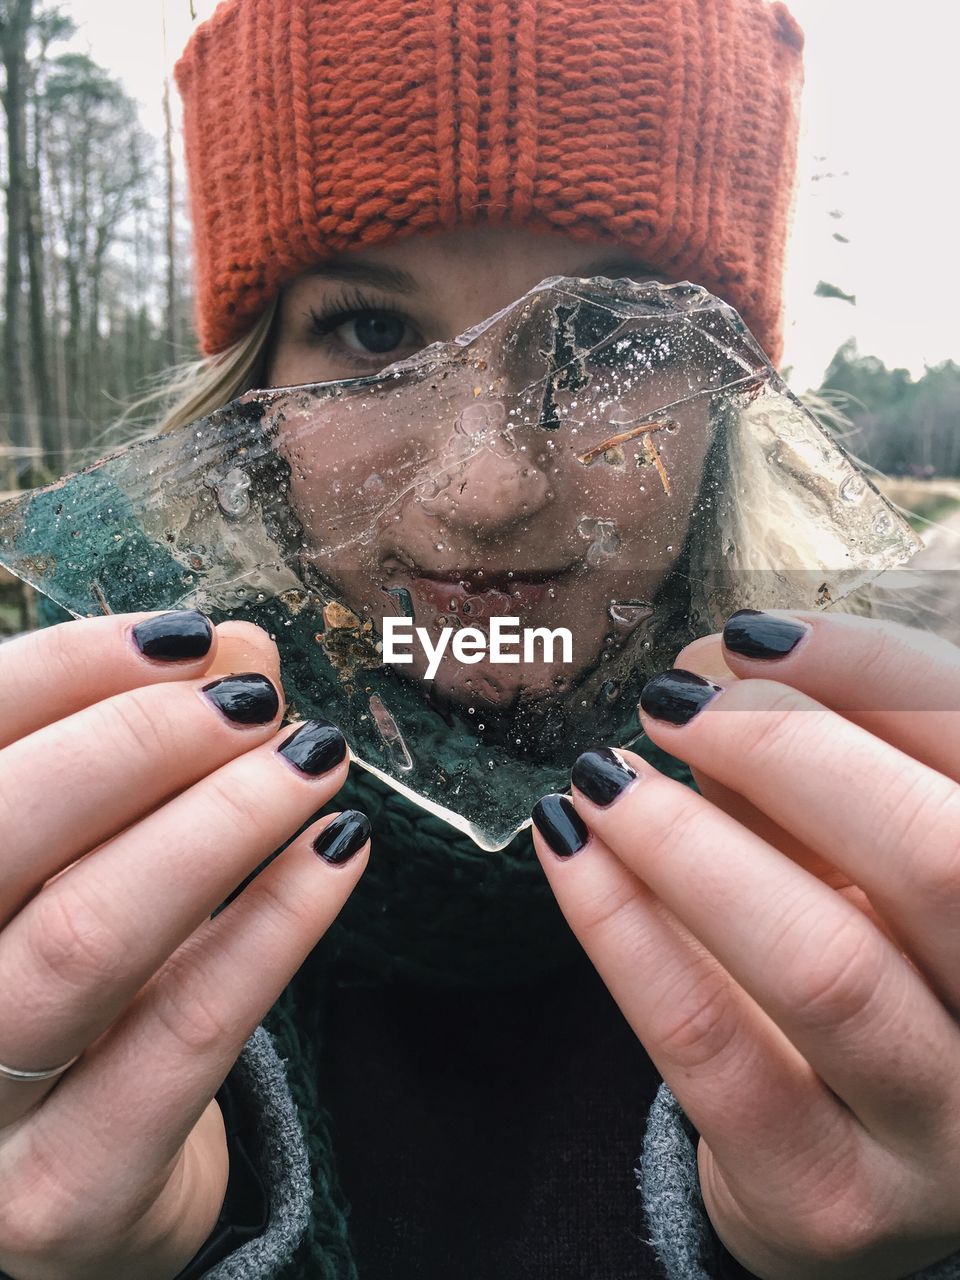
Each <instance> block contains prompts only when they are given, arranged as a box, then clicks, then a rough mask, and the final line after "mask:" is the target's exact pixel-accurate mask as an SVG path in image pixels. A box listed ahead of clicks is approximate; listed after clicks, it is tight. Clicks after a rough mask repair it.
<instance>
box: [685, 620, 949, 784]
mask: <svg viewBox="0 0 960 1280" xmlns="http://www.w3.org/2000/svg"><path fill="white" fill-rule="evenodd" d="M723 638H724V658H725V660H726V662H727V663H728V665H729V666H730V668H731V670H732V671H733V672H734V673H735V674H736V675H738V676H740V677H741V678H744V679H746V678H750V677H760V678H761V679H762V678H764V677H766V678H768V679H771V680H778V681H780V682H782V683H783V684H788V685H790V686H791V688H794V689H798V690H800V691H801V692H803V693H806V694H809V696H810V697H812V698H815V699H816V700H817V701H818V702H820V703H822V704H823V705H824V706H828V707H831V708H832V709H833V710H835V711H838V712H840V713H841V714H842V715H843V716H845V717H846V718H847V719H849V720H853V721H854V722H855V723H856V724H859V725H860V726H861V727H862V728H864V729H867V730H869V732H870V733H873V734H876V735H877V736H878V737H881V738H883V739H885V740H886V741H887V742H890V743H892V744H893V745H894V746H896V747H898V748H899V749H900V750H901V751H904V752H906V753H907V755H910V756H913V757H914V759H916V760H920V761H922V762H923V763H924V764H926V765H929V767H930V768H931V769H936V770H937V771H938V772H940V773H943V774H945V775H946V776H947V777H948V778H952V779H953V780H954V781H955V782H960V648H957V646H956V645H953V644H950V643H949V641H947V640H944V639H943V637H942V636H938V635H934V634H933V633H932V632H928V631H919V630H917V629H916V628H913V627H905V626H902V625H900V624H899V623H894V622H886V621H879V620H877V619H875V618H863V617H858V616H856V615H854V614H845V613H831V614H823V613H816V612H812V613H806V612H797V613H794V612H789V613H788V612H785V611H783V610H771V611H769V612H766V613H756V612H754V611H752V610H741V611H740V612H739V613H735V614H733V615H732V617H730V618H728V619H727V622H726V625H725V626H724V630H723ZM789 646H792V647H789ZM764 654H766V655H769V656H766V657H764V656H763V655H764ZM776 655H779V656H776ZM678 665H682V664H678Z"/></svg>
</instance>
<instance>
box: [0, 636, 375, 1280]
mask: <svg viewBox="0 0 960 1280" xmlns="http://www.w3.org/2000/svg"><path fill="white" fill-rule="evenodd" d="M236 673H240V674H236ZM0 690H2V695H0V696H2V714H0V832H2V833H3V858H2V859H0V973H2V975H3V981H2V982H0V1064H3V1066H4V1067H7V1068H11V1069H15V1070H32V1071H38V1070H41V1069H43V1068H48V1067H54V1066H59V1065H60V1064H62V1063H66V1062H68V1061H69V1060H70V1059H71V1058H73V1057H74V1056H75V1055H79V1058H78V1060H77V1061H76V1062H75V1063H74V1064H73V1065H72V1066H70V1067H69V1069H68V1070H67V1071H66V1072H65V1073H63V1074H61V1075H59V1076H57V1077H56V1078H55V1079H52V1080H47V1081H39V1082H24V1081H20V1080H16V1079H10V1078H9V1077H8V1075H6V1074H4V1073H2V1072H0V1269H2V1270H4V1271H6V1272H7V1273H9V1275H11V1276H12V1277H15V1280H88V1278H89V1280H93V1278H94V1277H95V1278H96V1280H119V1277H124V1280H126V1277H129V1276H134V1275H135V1276H137V1277H138V1280H169V1278H170V1277H172V1276H175V1275H176V1274H177V1272H179V1271H180V1270H181V1269H182V1268H183V1267H184V1265H185V1264H186V1263H187V1262H188V1261H189V1260H190V1258H191V1257H192V1256H193V1255H194V1254H195V1253H196V1252H197V1250H198V1249H199V1248H200V1246H201V1245H202V1244H203V1242H204V1240H205V1239H206V1238H207V1236H208V1235H209V1233H210V1231H211V1230H212V1228H213V1226H214V1223H215V1222H216V1219H217V1216H218V1214H219V1212H220V1207H221V1203H222V1201H223V1196H224V1191H225V1188H226V1182H227V1172H228V1169H227V1164H228V1161H227V1150H226V1142H225V1135H224V1126H223V1122H222V1118H221V1115H220V1110H219V1107H218V1106H217V1104H216V1102H215V1101H214V1100H213V1098H214V1094H215V1093H216V1091H217V1089H218V1088H219V1087H220V1085H221V1083H222V1082H223V1079H224V1077H225V1076H226V1074H227V1072H228V1071H229V1070H230V1067H231V1066H232V1064H233V1063H234V1061H235V1060H236V1058H237V1056H238V1054H239V1053H240V1050H241V1049H242V1047H243V1045H244V1042H245V1041H246V1039H247V1038H248V1037H249V1035H250V1034H251V1033H252V1031H253V1030H254V1028H255V1027H256V1025H257V1023H258V1022H259V1021H260V1019H261V1018H262V1017H263V1016H264V1014H265V1013H266V1012H267V1011H268V1010H269V1008H270V1006H271V1005H272V1004H273V1003H274V1001H275V1000H276V999H277V997H278V996H279V994H280V992H281V991H282V989H283V988H284V986H285V985H286V984H287V983H288V982H289V980H290V978H291V976H292V975H293V974H294V972H295V971H296V970H297V968H298V967H299V966H300V965H301V964H302V962H303V960H304V958H305V957H306V956H307V954H308V953H309V952H310V950H311V949H312V948H313V947H314V945H315V944H316V942H317V940H318V938H319V937H320V936H321V935H322V934H323V933H324V931H325V930H326V929H327V927H328V926H329V924H330V923H331V921H332V920H333V919H334V917H335V916H336V915H337V913H338V912H339V910H340V908H341V907H342V906H343V903H344V901H345V900H346V898H347V897H348V895H349V893H350V892H351V890H352V889H353V887H354V885H355V884H356V882H357V880H358V879H359V877H360V874H361V872H362V870H363V868H364V866H365V863H366V857H367V852H368V848H369V845H368V840H367V837H368V835H369V824H368V823H367V822H366V819H365V818H364V817H363V816H362V815H361V814H356V813H355V812H353V811H348V813H347V814H345V815H338V816H335V817H325V818H324V819H322V820H321V822H319V823H318V824H316V825H315V826H313V827H311V828H310V829H309V830H307V831H306V832H304V834H303V835H302V836H301V837H300V838H298V839H297V840H296V841H294V842H293V843H292V844H291V845H290V847H289V848H288V849H286V850H284V852H283V854H282V855H281V856H280V857H279V858H277V859H275V860H274V861H272V862H271V863H270V864H269V866H267V867H266V868H265V869H264V870H263V871H262V872H261V873H260V874H259V875H258V876H257V877H256V878H255V879H254V880H252V881H251V883H250V884H249V885H248V886H247V887H246V888H245V889H244V891H243V892H242V893H241V894H240V895H239V896H238V897H237V898H236V899H235V901H233V902H232V903H231V904H230V906H229V907H227V908H226V909H225V910H224V911H221V912H219V913H218V914H217V915H216V916H215V917H214V918H213V919H210V918H209V917H210V916H211V913H212V912H213V911H215V909H216V908H217V906H218V905H220V904H221V903H222V902H223V901H224V899H226V898H227V897H228V896H229V895H230V893H231V892H232V891H233V890H234V889H235V888H236V887H237V886H238V885H239V884H240V883H241V882H242V881H243V880H244V879H245V878H246V877H247V876H248V875H249V874H250V873H251V872H252V871H254V870H255V869H256V868H257V867H258V866H259V865H260V863H262V862H263V861H264V860H265V859H267V858H268V857H269V855H270V854H271V853H272V852H273V851H274V850H276V849H277V848H278V847H279V846H280V845H282V844H283V843H284V841H285V840H288V839H289V838H290V837H291V835H293V833H294V832H295V831H296V830H297V829H298V828H299V827H300V826H302V825H303V823H305V822H306V821H308V820H309V818H310V815H311V814H313V813H315V812H316V811H317V810H318V809H319V808H321V807H322V806H323V805H324V804H326V803H327V801H329V800H330V798H331V797H332V796H333V795H334V794H335V793H336V792H337V791H338V790H339V788H340V787H341V786H342V784H343V782H344V780H345V779H346V776H347V771H348V767H349V752H348V750H347V745H346V742H345V741H344V739H343V736H342V735H341V734H340V732H339V730H337V729H336V728H335V727H334V726H333V725H330V724H328V723H327V722H326V721H308V722H307V724H306V725H305V726H301V727H300V728H298V729H293V728H290V727H289V726H288V728H287V729H285V730H284V731H283V732H282V733H278V726H279V724H280V719H281V715H282V711H283V700H282V693H281V691H280V681H279V665H278V660H277V652H276V647H275V646H274V645H273V644H272V643H271V642H270V640H269V639H268V637H267V636H266V634H265V633H264V632H263V631H261V630H260V629H259V628H257V627H253V626H250V625H249V624H244V623H225V624H223V625H222V626H220V627H219V628H213V627H212V626H211V624H210V623H209V622H208V621H207V619H205V618H203V617H202V615H200V614H196V613H176V614H145V613H144V614H127V615H117V616H113V617H104V618H96V619H88V620H84V621H78V622H70V623H66V624H63V625H61V626H57V627H52V628H50V629H48V630H46V631H41V632H38V633H36V634H34V635H28V636H24V637H22V638H20V639H18V640H14V641H10V642H8V643H7V644H4V645H0ZM321 830H322V831H323V833H324V838H325V843H323V844H322V845H321V846H320V847H319V848H318V849H317V852H318V853H321V854H322V855H323V856H320V857H318V856H317V854H316V853H315V852H314V847H313V842H314V841H315V840H316V838H317V836H318V834H319V833H320V832H321ZM351 851H354V852H358V853H359V855H360V856H358V857H354V858H353V859H352V860H351V861H349V862H347V863H346V865H341V864H342V863H343V862H344V861H345V859H346V858H347V857H348V856H349V854H350V852H351Z"/></svg>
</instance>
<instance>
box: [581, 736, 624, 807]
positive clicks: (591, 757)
mask: <svg viewBox="0 0 960 1280" xmlns="http://www.w3.org/2000/svg"><path fill="white" fill-rule="evenodd" d="M636 776H637V771H636V769H631V768H630V766H629V765H628V764H625V763H624V762H623V761H622V760H621V759H620V757H619V756H618V755H617V753H616V752H615V751H612V750H611V749H610V747H595V748H594V749H593V750H592V751H584V752H583V754H582V755H579V756H577V758H576V760H574V762H573V769H572V770H571V771H570V781H571V782H572V783H573V785H574V786H575V787H576V788H577V790H578V791H582V792H583V794H584V795H585V796H586V797H587V799H588V800H592V801H593V803H594V804H600V805H608V804H612V803H613V801H614V800H616V798H617V796H618V795H619V794H620V793H621V791H623V790H624V789H625V788H626V787H627V786H629V784H630V783H631V782H632V781H633V779H634V778H635V777H636Z"/></svg>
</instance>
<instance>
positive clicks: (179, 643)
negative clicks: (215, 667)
mask: <svg viewBox="0 0 960 1280" xmlns="http://www.w3.org/2000/svg"><path fill="white" fill-rule="evenodd" d="M130 634H131V635H132V636H133V642H134V644H135V645H136V646H137V648H138V649H139V650H140V652H141V653H142V654H143V656H144V657H145V658H156V659H159V661H161V662H182V661H183V660H184V659H186V658H202V657H203V655H204V654H205V653H209V652H210V646H211V644H213V624H212V623H211V621H210V619H209V618H205V617H204V615H203V614H202V613H198V612H197V611H196V609H179V610H177V611H176V612H175V613H162V614H160V615H159V617H156V618H144V620H143V622H138V623H137V625H136V626H135V627H134V628H133V629H132V631H131V633H130Z"/></svg>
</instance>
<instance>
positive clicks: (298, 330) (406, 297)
mask: <svg viewBox="0 0 960 1280" xmlns="http://www.w3.org/2000/svg"><path fill="white" fill-rule="evenodd" d="M554 275H565V276H575V277H589V276H607V277H609V278H617V277H621V276H626V277H629V278H632V279H633V280H635V281H637V282H638V283H643V282H646V281H651V280H659V281H666V277H664V276H663V275H662V274H660V273H659V272H656V271H653V270H651V269H649V268H648V267H646V266H645V265H644V264H643V263H642V262H641V261H639V260H638V259H637V258H635V257H632V256H631V255H630V254H629V253H628V252H627V253H625V252H624V250H623V249H622V247H621V248H619V249H618V247H617V246H615V245H611V246H609V247H607V248H605V247H604V246H603V244H600V243H588V244H580V243H577V242H575V241H573V240H571V239H569V238H568V237H566V236H563V235H544V234H540V233H533V232H530V231H525V230H521V229H517V228H505V227H488V226H484V227H478V228H471V229H467V230H460V231H455V232H448V233H439V234H430V235H416V236H411V237H409V238H408V239H405V240H402V241H400V242H397V243H395V244H391V245H386V246H382V247H377V248H368V249H363V250H362V251H360V252H358V253H356V254H344V255H342V256H340V257H338V258H336V259H335V260H333V261H329V262H326V263H324V264H323V265H322V266H319V267H317V268H315V269H313V270H310V271H307V272H304V273H303V274H302V275H301V276H300V277H298V278H297V279H296V280H294V281H293V282H292V283H291V284H289V285H288V286H287V287H286V289H285V290H284V292H283V295H282V297H281V300H280V306H279V312H278V316H277V322H276V325H275V328H274V333H273V336H272V342H271V347H270V354H269V357H268V363H267V377H266V383H267V385H268V386H273V387H283V386H292V385H299V384H304V383H313V382H327V381H335V380H341V379H347V378H357V377H363V376H369V375H374V374H376V373H377V372H379V371H380V370H381V369H382V368H384V367H386V366H387V365H389V364H392V363H393V362H395V361H397V360H401V359H404V358H406V357H409V356H412V355H414V354H415V353H416V352H417V351H418V350H420V349H422V348H423V347H425V346H427V345H429V344H430V343H434V342H438V341H449V340H450V339H452V338H454V337H455V336H456V335H458V334H460V333H462V332H463V331H464V330H466V329H469V328H471V327H473V326H474V325H476V324H477V323H479V322H480V321H481V320H484V319H485V318H486V317H488V316H491V315H493V314H494V313H496V312H498V311H500V310H502V309H503V308H504V307H507V306H508V305H509V304H510V303H511V302H513V301H515V300H516V299H517V298H518V297H520V296H521V295H522V294H524V293H526V292H527V291H528V290H529V289H531V288H532V287H533V286H534V285H536V284H537V283H539V281H541V280H542V279H544V278H545V277H547V276H554ZM646 379H647V381H645V383H644V386H643V398H644V399H643V403H644V404H647V403H648V404H649V407H650V408H651V409H653V408H656V407H657V406H658V405H660V404H663V403H666V402H667V401H668V400H670V399H673V398H676V397H675V396H674V395H673V391H674V388H673V387H672V386H670V385H667V382H666V375H661V374H649V375H646ZM658 379H660V382H659V385H658V384H657V380H658ZM705 414H706V409H705V408H704V407H702V402H701V403H700V405H699V406H697V407H694V408H693V409H692V410H690V411H689V412H688V413H687V415H686V417H685V420H684V423H683V424H682V426H683V428H685V429H680V430H676V431H673V432H672V433H670V434H664V433H663V432H660V433H658V436H657V448H656V453H657V456H658V459H659V460H658V461H657V463H656V465H654V460H653V455H652V454H651V452H650V449H649V446H648V445H645V443H644V440H643V438H641V437H638V438H636V439H634V440H633V441H632V442H631V443H630V444H628V445H627V446H626V447H625V450H624V453H625V454H626V459H625V462H624V463H623V465H621V467H620V468H619V470H620V474H619V475H615V474H614V469H613V468H612V467H609V466H604V465H603V460H601V462H600V464H599V465H598V464H597V463H596V462H594V463H593V465H584V464H581V463H578V462H575V461H573V459H572V453H571V445H570V443H569V442H566V443H565V442H564V441H563V440H558V439H554V440H552V441H547V440H546V439H545V436H546V434H547V433H545V432H544V431H543V429H542V428H541V427H539V426H538V425H537V424H536V422H533V423H526V424H524V425H523V426H522V427H521V428H520V429H519V431H516V432H514V433H513V434H514V436H515V439H516V440H517V441H521V443H520V444H519V446H518V447H513V448H511V449H509V450H507V449H500V448H496V447H494V448H486V447H485V448H480V449H477V450H476V451H475V452H472V453H471V454H470V455H469V456H467V457H465V458H463V459H461V460H460V462H459V463H458V465H457V466H456V468H455V474H453V475H452V476H451V477H450V478H451V479H453V480H455V482H456V483H455V484H454V485H448V486H447V489H446V491H445V495H440V497H439V498H437V499H436V500H432V501H431V500H425V499H424V497H423V495H424V494H428V490H426V489H424V490H422V491H421V492H420V493H417V494H408V495H407V497H406V498H405V499H404V500H403V501H401V502H393V503H391V504H390V507H389V514H388V515H387V516H385V518H384V519H382V520H380V521H378V522H376V527H375V529H374V530H373V531H372V537H371V536H369V531H368V532H367V533H366V534H365V536H364V538H363V540H362V546H361V545H359V544H355V545H353V546H351V547H349V548H347V547H344V545H343V544H342V543H341V544H340V545H339V546H338V547H337V549H336V552H335V553H334V552H331V553H330V554H329V556H328V557H327V556H325V553H324V533H323V521H324V515H325V513H326V515H327V517H329V513H330V512H331V511H332V510H334V509H335V508H337V507H341V508H342V507H343V504H344V501H345V498H346V499H347V500H349V495H345V494H344V492H343V486H342V483H341V482H340V479H338V477H339V478H341V479H342V477H343V476H344V475H350V476H352V477H354V479H355V480H356V481H357V482H358V483H357V487H359V483H360V482H362V478H363V477H362V475H361V473H362V472H363V470H364V467H363V462H364V459H363V458H362V457H358V455H360V454H362V452H363V450H364V449H365V448H367V449H368V451H369V452H370V454H371V457H370V465H369V467H368V468H367V470H369V471H370V472H371V473H372V474H373V473H378V472H380V471H382V470H384V468H383V467H382V466H380V465H379V462H378V460H377V459H376V458H375V456H374V455H375V454H376V445H375V444H374V443H372V442H371V443H370V444H369V445H366V444H365V443H364V435H363V432H362V431H361V432H351V433H345V435H344V437H343V438H342V439H341V440H340V441H339V443H338V442H336V441H334V440H333V439H332V438H331V440H330V443H329V447H328V446H327V445H325V448H324V453H323V458H322V460H320V461H319V462H316V463H315V462H313V461H311V465H309V466H306V467H302V468H301V467H295V468H293V478H292V481H291V500H292V504H293V506H294V508H295V510H296V512H297V515H298V517H299V519H300V521H301V523H302V524H303V526H304V528H305V530H306V531H307V533H308V535H309V534H310V533H311V532H313V534H314V539H315V545H316V548H317V550H316V553H315V555H314V557H313V558H314V562H315V565H316V567H317V568H318V569H319V570H320V571H321V572H322V574H323V575H324V576H325V577H326V578H328V579H332V580H333V581H334V582H336V583H337V585H338V588H339V590H340V594H341V598H342V599H343V600H344V601H345V603H347V604H348V605H350V607H351V609H352V610H353V611H354V612H355V613H357V614H358V615H359V616H360V617H368V618H372V619H373V621H374V624H375V625H376V626H378V629H379V623H380V619H381V617H382V616H383V615H384V614H391V613H394V614H395V613H397V612H399V611H400V610H399V609H397V608H394V607H392V602H395V600H396V596H393V597H391V596H390V595H388V594H384V592H385V591H387V592H389V591H390V590H391V589H393V588H397V587H405V588H407V590H408V591H409V592H410V599H411V601H412V604H413V608H414V624H415V625H416V626H425V627H427V628H428V630H430V631H431V634H433V632H435V631H436V630H438V629H439V628H440V627H441V626H444V625H446V624H447V623H448V622H451V621H452V620H453V621H457V620H458V621H459V623H460V624H462V625H470V626H479V627H480V628H481V629H484V627H485V623H484V617H485V616H493V615H501V616H508V615H509V616H516V617H519V619H520V623H519V625H520V627H521V628H528V627H530V628H534V627H547V628H549V629H551V630H552V629H554V628H557V627H566V628H568V629H569V630H570V632H571V634H572V639H573V659H572V661H570V662H566V663H563V662H560V661H553V662H543V661H541V662H539V663H538V662H521V663H520V664H518V665H511V664H505V663H492V662H491V661H490V659H489V658H488V657H486V656H485V657H484V658H483V659H482V661H480V662H479V663H470V664H469V665H464V664H461V663H457V662H456V661H454V660H453V657H452V655H451V654H449V651H448V655H447V657H446V658H445V659H444V660H443V662H442V663H441V665H440V667H439V669H438V671H437V672H436V675H435V677H434V678H433V681H432V685H431V693H432V695H433V697H434V699H436V700H438V701H439V702H440V703H441V704H442V703H444V702H451V703H454V704H457V705H461V706H462V705H467V704H471V705H472V704H477V705H479V706H487V707H489V708H494V707H499V708H501V709H505V708H506V707H509V706H511V705H513V704H514V703H517V702H523V701H527V702H529V701H535V700H537V699H539V698H542V697H543V696H544V695H546V694H548V693H549V694H557V693H559V694H561V695H562V693H563V691H564V689H566V688H569V687H570V686H571V684H572V683H573V682H574V681H575V680H576V677H577V676H578V674H580V673H582V672H584V671H585V670H587V669H588V668H591V667H594V666H596V665H597V663H598V661H599V656H600V653H601V650H602V649H604V647H607V648H608V649H609V647H610V644H611V642H612V643H613V644H614V646H615V647H616V645H617V643H619V644H620V645H622V644H624V643H626V641H627V640H628V639H629V638H630V633H631V632H632V630H633V629H634V628H635V627H636V626H637V625H638V623H639V622H641V621H642V620H643V618H642V610H637V609H636V608H634V609H633V611H632V612H631V610H630V609H627V608H624V609H622V610H620V615H622V616H614V615H611V612H610V605H611V601H630V600H635V599H637V598H639V599H646V600H649V599H650V598H651V595H652V593H653V590H654V589H655V588H656V586H657V584H658V582H659V581H661V580H662V578H663V576H664V575H665V574H666V572H668V571H669V567H670V564H671V563H672V561H673V560H674V559H675V557H676V554H677V552H678V551H679V549H680V545H681V544H682V540H683V530H684V528H685V526H686V523H687V520H688V518H689V513H690V509H691V507H692V505H693V502H694V499H695V496H696V493H697V490H698V487H699V481H700V473H701V468H702V463H703V459H704V455H705V453H706V449H707V446H708V444H709V439H708V435H709V432H708V430H707V429H706V419H705ZM698 415H701V416H702V417H703V421H702V422H698V421H697V420H696V419H697V417H698ZM701 428H702V429H701ZM615 430H616V428H615V427H611V433H613V432H615ZM552 434H553V435H554V436H555V437H559V436H560V435H561V434H562V431H561V432H555V433H552ZM347 437H349V438H347ZM558 446H559V447H558ZM358 461H359V463H360V465H359V468H358ZM666 477H669V482H667V481H666ZM371 478H372V475H371V477H367V480H368V481H369V480H370V479H371ZM379 478H380V477H379V475H377V476H376V479H377V480H379ZM451 493H455V494H456V498H455V499H451V498H450V497H449V494H451ZM312 526H315V527H312ZM327 527H329V526H327ZM453 615H458V619H454V618H453ZM537 652H538V653H541V652H542V651H541V650H539V649H538V650H537ZM412 654H413V659H414V661H413V665H412V666H404V667H401V668H400V670H401V671H402V672H403V673H405V674H407V675H409V676H411V677H413V678H420V677H421V676H422V675H423V674H424V671H425V669H426V665H427V659H426V655H425V654H424V652H423V650H422V648H421V647H420V646H418V645H416V644H414V645H413V646H412ZM558 657H559V649H557V651H556V653H555V654H554V658H555V659H556V658H558Z"/></svg>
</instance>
